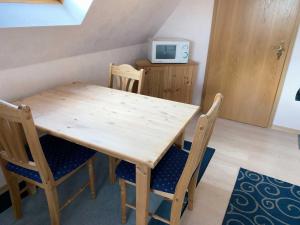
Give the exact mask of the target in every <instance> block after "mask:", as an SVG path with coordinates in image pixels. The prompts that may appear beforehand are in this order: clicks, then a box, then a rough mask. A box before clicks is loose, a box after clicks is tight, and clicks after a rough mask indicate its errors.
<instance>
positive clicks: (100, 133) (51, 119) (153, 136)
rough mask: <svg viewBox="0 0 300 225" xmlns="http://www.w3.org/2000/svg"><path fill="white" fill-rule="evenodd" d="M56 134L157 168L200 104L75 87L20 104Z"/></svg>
mask: <svg viewBox="0 0 300 225" xmlns="http://www.w3.org/2000/svg"><path fill="white" fill-rule="evenodd" d="M17 103H18V104H19V103H22V104H26V105H29V106H30V108H31V110H32V114H33V119H34V122H35V125H36V126H37V127H38V128H39V129H42V130H44V131H46V132H48V133H49V134H51V135H54V136H57V137H61V138H64V139H66V140H69V141H72V142H74V143H77V144H80V145H83V146H85V147H88V148H91V149H94V150H96V151H99V152H102V153H105V154H108V155H111V156H114V157H117V158H120V159H124V160H127V161H129V162H132V163H135V164H136V163H141V164H145V165H147V166H149V167H151V168H154V167H155V166H156V164H157V163H158V162H159V160H160V159H161V158H162V157H163V155H164V154H165V152H166V151H167V150H168V148H169V147H170V146H171V145H172V143H173V142H174V140H176V138H177V137H179V136H180V134H181V132H182V131H183V130H184V128H185V126H186V125H187V123H188V122H189V121H190V119H191V118H192V117H193V115H195V114H196V113H197V111H198V110H199V106H195V105H189V104H184V103H178V102H173V101H168V100H164V99H159V98H153V97H148V96H144V95H138V94H133V93H128V92H124V91H119V90H115V89H110V88H106V87H101V86H96V85H90V84H83V83H73V84H70V85H66V86H61V87H57V88H54V89H51V90H47V91H44V92H41V93H39V94H37V95H34V96H31V97H28V98H25V99H22V100H20V101H18V102H17Z"/></svg>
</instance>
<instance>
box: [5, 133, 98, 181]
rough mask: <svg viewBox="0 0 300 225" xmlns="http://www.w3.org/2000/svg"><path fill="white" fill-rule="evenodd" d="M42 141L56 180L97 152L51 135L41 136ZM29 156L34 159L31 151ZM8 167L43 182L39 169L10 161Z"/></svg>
mask: <svg viewBox="0 0 300 225" xmlns="http://www.w3.org/2000/svg"><path fill="white" fill-rule="evenodd" d="M40 142H41V145H42V149H43V151H44V155H45V158H46V160H47V162H48V164H49V167H50V170H51V172H52V174H53V177H54V180H58V179H60V178H61V177H63V176H65V175H67V174H68V173H70V172H72V171H73V170H75V169H77V168H78V167H79V166H81V165H82V164H84V163H85V162H86V161H87V160H89V159H90V158H91V157H93V156H94V155H95V153H96V152H95V151H93V150H91V149H88V148H85V147H83V146H80V145H77V144H74V143H72V142H69V141H66V140H63V139H60V138H57V137H54V136H51V135H45V136H43V137H41V138H40ZM27 148H28V147H27ZM28 157H29V160H33V159H32V156H31V154H30V153H29V151H28ZM6 168H7V170H9V171H11V172H13V173H16V174H19V175H21V176H24V177H27V178H29V179H31V180H34V181H37V182H39V183H42V180H41V177H40V175H39V173H38V172H37V171H34V170H29V169H26V168H23V167H21V166H17V165H15V164H13V163H8V164H7V166H6Z"/></svg>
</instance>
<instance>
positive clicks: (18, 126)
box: [0, 100, 53, 182]
mask: <svg viewBox="0 0 300 225" xmlns="http://www.w3.org/2000/svg"><path fill="white" fill-rule="evenodd" d="M26 146H28V150H29V151H30V153H31V155H32V158H33V161H31V160H30V159H29V158H28V154H27V151H26ZM0 158H1V164H2V165H1V167H2V169H5V165H3V163H4V164H6V163H7V162H11V163H13V164H16V165H18V166H21V167H23V168H26V169H30V170H34V171H38V172H39V174H40V176H41V179H42V181H43V182H46V181H47V182H49V181H53V175H52V173H51V172H50V171H51V170H50V168H49V166H48V163H47V160H46V158H45V156H44V153H43V151H42V147H41V144H40V141H39V137H38V134H37V131H36V128H35V126H34V123H33V119H32V114H31V110H30V108H29V107H28V106H24V105H21V106H15V105H13V104H10V103H7V102H5V101H2V100H0Z"/></svg>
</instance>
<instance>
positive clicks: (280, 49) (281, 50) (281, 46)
mask: <svg viewBox="0 0 300 225" xmlns="http://www.w3.org/2000/svg"><path fill="white" fill-rule="evenodd" d="M274 50H275V52H276V55H277V59H278V60H279V59H280V58H281V56H282V55H283V53H284V52H285V47H284V41H281V42H280V44H279V45H278V46H275V47H274Z"/></svg>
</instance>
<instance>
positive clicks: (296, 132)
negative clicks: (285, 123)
mask: <svg viewBox="0 0 300 225" xmlns="http://www.w3.org/2000/svg"><path fill="white" fill-rule="evenodd" d="M271 129H274V130H279V131H283V132H288V133H291V134H300V130H297V129H292V128H287V127H282V126H277V125H273V126H272V127H271Z"/></svg>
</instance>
